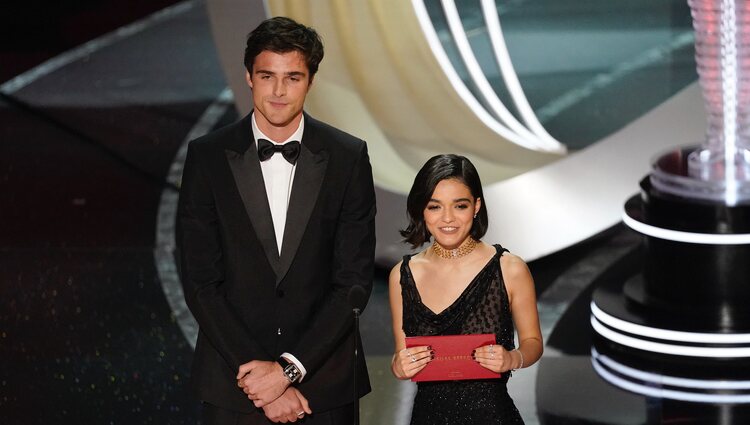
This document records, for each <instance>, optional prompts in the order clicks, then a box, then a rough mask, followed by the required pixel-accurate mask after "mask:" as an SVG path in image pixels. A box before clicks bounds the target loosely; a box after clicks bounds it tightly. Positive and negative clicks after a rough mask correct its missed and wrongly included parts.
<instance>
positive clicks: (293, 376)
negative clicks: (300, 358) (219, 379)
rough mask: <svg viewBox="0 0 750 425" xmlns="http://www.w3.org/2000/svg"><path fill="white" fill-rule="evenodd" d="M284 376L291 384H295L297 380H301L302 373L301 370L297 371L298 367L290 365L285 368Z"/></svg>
mask: <svg viewBox="0 0 750 425" xmlns="http://www.w3.org/2000/svg"><path fill="white" fill-rule="evenodd" d="M284 374H285V375H286V377H287V378H288V379H289V381H290V382H295V381H296V380H297V379H299V377H300V375H301V374H302V373H301V372H300V371H299V369H297V366H296V365H294V364H293V363H290V364H288V365H287V366H286V367H285V368H284Z"/></svg>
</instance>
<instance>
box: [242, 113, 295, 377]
mask: <svg viewBox="0 0 750 425" xmlns="http://www.w3.org/2000/svg"><path fill="white" fill-rule="evenodd" d="M252 122H253V135H254V136H255V149H256V150H257V149H258V139H266V140H269V141H271V142H273V143H277V144H280V145H283V144H286V143H289V142H292V141H298V142H300V144H301V143H302V134H303V133H304V131H305V117H304V115H303V116H302V119H301V120H300V122H299V127H297V130H296V131H295V132H294V133H293V134H292V135H291V136H289V138H287V139H286V140H284V141H283V142H281V143H279V142H278V141H276V140H273V139H271V138H270V137H268V136H266V135H265V134H264V133H263V132H262V131H261V130H260V128H258V124H257V123H256V122H255V112H253V116H252ZM296 169H297V164H295V165H292V164H290V163H289V162H288V161H287V160H286V159H284V156H283V155H281V154H278V155H276V154H274V155H272V156H271V158H269V159H267V160H265V161H261V162H260V170H261V172H262V173H263V183H264V184H265V186H266V195H267V196H268V206H269V207H270V209H271V218H272V219H273V230H274V233H275V234H276V247H277V248H278V250H279V255H281V249H282V243H283V242H284V228H285V227H286V213H287V210H288V208H289V199H290V197H291V195H292V183H294V172H295V170H296ZM279 333H281V329H279ZM281 357H283V358H285V359H286V360H287V361H289V362H292V363H294V364H295V365H296V366H297V368H298V369H299V370H300V372H302V378H301V379H300V382H301V381H302V379H304V378H305V375H306V374H307V370H306V369H305V367H304V366H303V365H302V363H300V361H299V360H297V358H296V357H294V356H293V355H292V354H290V353H283V354H282V355H281Z"/></svg>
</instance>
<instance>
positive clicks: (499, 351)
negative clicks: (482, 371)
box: [474, 344, 516, 373]
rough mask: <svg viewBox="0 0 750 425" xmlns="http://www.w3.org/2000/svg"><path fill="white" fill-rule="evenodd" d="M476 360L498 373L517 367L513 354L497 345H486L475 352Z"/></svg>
mask: <svg viewBox="0 0 750 425" xmlns="http://www.w3.org/2000/svg"><path fill="white" fill-rule="evenodd" d="M474 360H476V361H477V363H479V364H480V365H482V367H484V368H486V369H489V370H491V371H493V372H496V373H502V372H507V371H509V370H511V369H513V368H514V366H515V365H516V362H515V360H514V358H513V356H512V355H511V352H510V351H508V350H506V349H505V348H503V346H502V345H495V344H490V345H484V346H482V347H479V348H477V349H476V350H474Z"/></svg>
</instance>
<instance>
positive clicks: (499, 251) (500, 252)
mask: <svg viewBox="0 0 750 425" xmlns="http://www.w3.org/2000/svg"><path fill="white" fill-rule="evenodd" d="M492 246H494V247H495V249H496V250H497V253H498V254H500V257H502V256H503V254H505V253H506V252H510V251H508V249H507V248H503V246H502V245H500V244H499V243H496V244H494V245H492Z"/></svg>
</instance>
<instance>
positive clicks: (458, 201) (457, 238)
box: [424, 179, 482, 249]
mask: <svg viewBox="0 0 750 425" xmlns="http://www.w3.org/2000/svg"><path fill="white" fill-rule="evenodd" d="M481 204H482V201H481V199H474V197H473V196H472V195H471V191H470V190H469V187H468V186H466V185H465V184H464V183H463V182H461V181H459V180H456V179H447V180H441V181H440V183H438V184H437V186H436V187H435V191H434V192H432V196H431V197H430V200H429V202H427V206H426V207H425V209H424V222H425V225H426V226H427V230H428V231H429V232H430V234H432V237H433V238H435V240H436V241H437V243H439V244H440V245H441V246H443V248H446V249H454V248H458V246H460V245H461V243H462V242H463V241H464V240H465V239H466V238H467V237H468V236H469V233H470V232H471V225H472V223H473V221H474V214H476V213H477V212H479V208H480V207H481Z"/></svg>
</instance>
